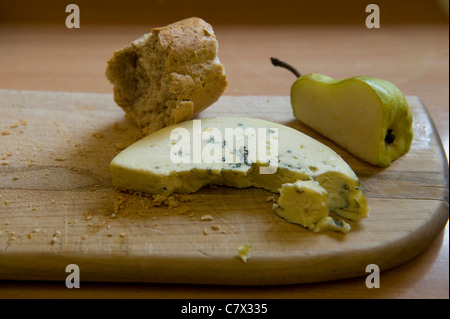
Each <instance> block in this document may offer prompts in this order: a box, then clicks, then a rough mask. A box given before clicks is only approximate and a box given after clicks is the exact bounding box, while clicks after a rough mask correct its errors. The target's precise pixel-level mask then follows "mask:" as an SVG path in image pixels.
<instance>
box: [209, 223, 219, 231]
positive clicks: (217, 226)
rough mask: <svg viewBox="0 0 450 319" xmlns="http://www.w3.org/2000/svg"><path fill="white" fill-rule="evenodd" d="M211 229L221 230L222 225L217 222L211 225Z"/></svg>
mask: <svg viewBox="0 0 450 319" xmlns="http://www.w3.org/2000/svg"><path fill="white" fill-rule="evenodd" d="M211 229H212V230H220V226H219V225H217V224H212V225H211Z"/></svg>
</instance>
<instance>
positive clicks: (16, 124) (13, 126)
mask: <svg viewBox="0 0 450 319" xmlns="http://www.w3.org/2000/svg"><path fill="white" fill-rule="evenodd" d="M18 126H19V123H14V124H12V125H11V126H10V127H9V128H16V127H18Z"/></svg>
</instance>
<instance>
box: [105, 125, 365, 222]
mask: <svg viewBox="0 0 450 319" xmlns="http://www.w3.org/2000/svg"><path fill="white" fill-rule="evenodd" d="M230 132H232V134H229V133H230ZM213 133H215V134H213ZM199 139H200V141H199ZM255 145H256V150H255V147H254V146H255ZM250 150H253V151H252V152H250ZM255 153H256V155H259V156H255ZM110 171H111V176H112V182H113V185H114V186H115V187H117V188H119V189H127V190H132V191H138V192H144V193H148V194H159V195H165V196H168V195H170V194H172V193H192V192H196V191H198V190H199V189H200V188H202V187H203V186H206V185H224V186H231V187H237V188H245V187H259V188H263V189H266V190H268V191H271V192H274V193H279V192H280V190H281V189H282V187H283V185H284V184H286V183H291V184H292V183H296V182H297V181H315V182H316V183H317V184H318V185H320V187H321V188H323V189H324V190H325V192H326V195H327V204H328V210H329V211H332V212H334V213H336V214H337V215H339V216H342V217H344V218H347V219H350V220H352V221H358V220H360V219H362V218H366V217H368V213H369V206H368V204H367V200H366V197H365V195H364V192H363V190H362V188H361V185H360V182H359V180H358V178H357V176H356V174H355V173H354V172H353V170H352V169H351V168H350V167H349V166H348V164H347V163H346V162H345V161H344V160H343V159H342V158H341V157H340V156H339V155H338V154H337V153H336V152H334V151H333V150H332V149H330V148H329V147H327V146H325V145H324V144H322V143H320V142H319V141H317V140H315V139H313V138H311V137H309V136H307V135H305V134H303V133H301V132H299V131H297V130H295V129H292V128H289V127H287V126H283V125H280V124H277V123H272V122H269V121H265V120H259V119H250V118H241V117H218V118H208V119H202V120H190V121H185V122H182V123H178V124H175V125H172V126H168V127H165V128H163V129H161V130H158V131H156V132H154V133H152V134H150V135H148V136H146V137H144V138H142V139H141V140H139V141H137V142H135V143H134V144H132V145H130V146H129V147H128V148H126V149H124V150H123V151H122V152H121V153H119V154H118V155H117V156H116V157H115V158H114V159H113V160H112V162H111V165H110ZM292 200H295V198H294V199H292ZM300 214H301V212H300Z"/></svg>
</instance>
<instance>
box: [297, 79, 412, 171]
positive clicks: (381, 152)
mask: <svg viewBox="0 0 450 319" xmlns="http://www.w3.org/2000/svg"><path fill="white" fill-rule="evenodd" d="M291 103H292V108H293V111H294V116H295V117H296V118H297V119H298V120H300V121H301V122H303V123H304V124H306V125H308V126H309V127H311V128H313V129H314V130H316V131H318V132H319V133H321V134H322V135H324V136H326V137H327V138H329V139H331V140H332V141H334V142H335V143H337V144H338V145H340V146H341V147H343V148H345V149H346V150H347V151H349V152H350V153H352V154H353V155H355V156H357V157H359V158H360V159H362V160H364V161H367V162H369V163H371V164H373V165H377V166H381V167H386V166H389V165H390V164H391V162H392V161H394V160H395V159H397V158H399V157H400V156H402V155H404V154H406V153H407V152H408V151H409V149H410V147H411V142H412V139H413V128H412V123H413V116H412V112H411V109H410V107H409V105H408V102H407V100H406V98H405V96H404V95H403V93H402V92H401V91H400V89H399V88H397V87H396V86H395V85H394V84H393V83H391V82H389V81H386V80H382V79H378V78H373V77H367V76H355V77H351V78H347V79H344V80H336V79H333V78H331V77H329V76H326V75H323V74H318V73H310V74H305V75H301V76H300V77H298V78H297V80H296V81H295V82H294V84H293V85H292V88H291Z"/></svg>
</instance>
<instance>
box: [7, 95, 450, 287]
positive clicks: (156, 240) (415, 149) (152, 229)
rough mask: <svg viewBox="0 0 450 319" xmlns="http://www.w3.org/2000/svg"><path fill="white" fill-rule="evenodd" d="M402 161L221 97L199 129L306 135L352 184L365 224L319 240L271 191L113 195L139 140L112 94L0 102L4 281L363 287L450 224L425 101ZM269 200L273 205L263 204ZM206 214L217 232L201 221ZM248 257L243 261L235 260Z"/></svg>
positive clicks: (283, 113)
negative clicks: (244, 250) (269, 127)
mask: <svg viewBox="0 0 450 319" xmlns="http://www.w3.org/2000/svg"><path fill="white" fill-rule="evenodd" d="M408 101H409V102H410V105H411V107H412V109H413V112H414V133H415V137H414V141H413V145H412V149H411V150H410V152H409V153H408V154H407V155H406V156H404V157H402V158H400V159H398V160H397V161H395V162H394V163H393V164H392V165H391V166H390V167H388V168H385V169H382V168H377V167H374V166H371V165H369V164H366V163H364V162H362V161H360V160H358V159H357V158H355V157H354V156H352V155H350V154H349V153H347V152H346V151H344V150H343V149H341V148H340V147H338V146H336V145H335V144H334V143H333V142H331V141H329V140H327V139H325V138H323V137H322V136H320V135H319V134H317V133H315V132H313V131H311V130H310V129H308V128H307V127H305V126H303V125H302V124H301V123H300V122H299V121H297V120H295V119H294V117H293V115H292V111H291V107H290V102H289V97H287V96H286V97H284V96H283V97H280V96H223V97H222V98H221V99H220V100H219V101H218V102H217V103H216V104H214V105H213V106H211V107H210V108H208V109H207V110H205V111H204V112H203V113H201V115H200V117H202V118H203V117H211V116H248V117H253V118H261V119H266V120H271V121H274V122H278V123H281V124H285V125H287V126H291V127H293V128H296V129H298V130H300V131H303V132H305V133H307V134H309V135H311V136H312V137H314V138H316V139H318V140H320V141H322V142H323V143H325V144H326V145H328V146H330V147H331V148H333V149H334V150H335V151H336V152H338V153H339V154H340V155H341V156H342V157H343V158H344V160H346V161H347V163H349V165H350V166H351V167H352V168H353V170H354V171H355V172H356V174H357V175H358V176H359V177H360V179H361V182H362V186H363V188H364V190H365V192H366V194H367V197H368V200H369V204H370V206H371V216H370V217H369V218H368V219H365V220H363V221H361V222H358V223H352V222H350V224H351V226H352V230H351V231H350V232H349V233H348V234H345V235H344V234H339V233H334V232H326V233H319V234H315V233H312V232H310V231H307V230H305V229H303V228H302V227H300V226H297V225H293V224H289V223H287V222H286V221H285V220H284V219H282V218H280V217H278V216H277V215H276V214H275V213H274V212H273V211H272V208H271V207H272V201H271V200H270V196H271V195H272V194H271V193H269V192H267V191H264V190H261V189H255V188H249V189H233V188H227V187H218V188H209V187H207V188H204V189H202V190H201V191H199V192H198V193H196V194H192V195H189V196H187V197H185V198H182V199H179V200H173V201H166V202H165V203H164V202H163V203H159V204H160V205H159V206H158V202H155V200H152V198H150V197H146V196H138V195H135V194H125V193H120V192H118V191H116V190H115V189H114V188H113V187H112V184H111V180H110V175H109V170H108V166H109V162H110V161H111V159H112V158H113V157H114V156H115V155H116V154H117V153H118V152H119V151H120V150H121V149H123V148H124V147H125V146H126V145H129V144H130V143H131V142H133V141H135V140H137V139H138V138H139V137H140V133H139V132H138V130H137V129H136V128H135V126H134V125H133V124H132V123H131V122H130V121H129V120H127V119H126V118H124V116H123V112H122V110H121V109H120V108H119V107H117V106H116V105H115V103H114V101H113V99H112V95H110V94H84V93H61V92H41V91H11V90H0V115H1V116H0V130H1V135H0V279H25V280H29V279H39V280H65V278H66V277H67V276H68V273H66V272H65V270H66V266H67V265H69V264H76V265H78V266H79V269H80V278H81V281H83V280H85V281H94V280H95V281H129V282H162V283H209V284H250V285H269V284H290V283H306V282H317V281H327V280H334V279H341V278H348V277H354V276H362V275H368V273H366V266H367V265H369V264H376V265H378V266H379V267H380V269H381V270H385V269H388V268H390V267H393V266H396V265H399V264H401V263H403V262H405V261H407V260H409V259H410V258H412V257H414V256H416V255H417V254H419V253H420V252H422V251H423V250H424V249H426V248H427V246H428V245H429V244H430V242H431V241H432V240H433V239H434V238H435V237H436V236H437V235H438V234H439V233H440V231H441V230H442V229H443V228H444V226H445V224H446V222H447V220H448V164H447V161H446V158H445V155H444V152H443V149H442V146H441V144H440V140H439V137H438V136H437V134H436V130H435V128H434V126H433V124H432V123H431V121H430V119H429V116H428V114H427V112H426V110H425V108H424V107H423V106H422V105H421V103H420V101H419V99H418V98H417V97H414V96H409V97H408ZM268 199H269V200H268ZM204 215H211V217H212V218H213V219H212V220H201V217H202V216H204ZM246 242H248V243H250V244H251V245H252V249H251V257H250V258H249V259H248V261H247V263H244V262H243V261H242V260H241V259H240V258H239V257H238V254H237V248H238V247H239V246H240V245H241V244H242V243H246Z"/></svg>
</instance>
